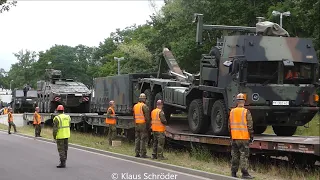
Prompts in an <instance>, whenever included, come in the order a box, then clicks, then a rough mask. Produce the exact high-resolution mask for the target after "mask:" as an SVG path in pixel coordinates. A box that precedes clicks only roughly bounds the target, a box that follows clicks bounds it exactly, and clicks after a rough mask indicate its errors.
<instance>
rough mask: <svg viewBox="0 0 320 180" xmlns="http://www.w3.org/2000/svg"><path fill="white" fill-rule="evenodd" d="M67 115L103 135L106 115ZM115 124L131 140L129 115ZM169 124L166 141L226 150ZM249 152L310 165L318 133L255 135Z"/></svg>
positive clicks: (183, 125) (223, 142) (217, 139)
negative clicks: (305, 134) (306, 134)
mask: <svg viewBox="0 0 320 180" xmlns="http://www.w3.org/2000/svg"><path fill="white" fill-rule="evenodd" d="M66 114H68V115H70V117H71V124H72V129H73V130H76V131H80V132H86V133H88V132H90V133H94V134H100V135H105V134H106V132H107V131H106V130H107V128H108V125H107V124H105V118H106V115H97V114H95V113H87V114H77V113H66ZM40 115H41V116H42V117H43V119H42V123H43V124H46V125H50V124H51V123H52V119H53V118H54V116H56V115H57V114H56V113H40ZM118 118H119V119H118V121H117V124H116V127H117V132H118V136H120V135H121V136H125V137H126V138H127V139H129V140H133V139H134V127H135V124H134V120H133V117H132V116H118ZM171 119H172V121H171V123H170V125H168V126H167V127H166V132H165V136H166V138H167V139H168V140H170V141H173V142H174V141H177V142H179V143H180V144H183V143H187V144H190V143H194V145H205V146H208V148H210V149H211V150H212V151H218V152H230V149H231V146H230V144H231V142H230V137H229V136H215V135H212V134H210V132H208V133H207V134H194V133H192V132H190V129H189V126H188V123H187V121H186V120H185V118H184V117H174V116H172V117H171ZM24 120H25V121H27V123H29V124H32V121H33V113H24ZM250 149H251V150H250V153H251V154H252V155H258V156H259V155H263V156H265V157H266V156H268V157H270V156H276V157H282V156H286V157H287V158H288V160H289V161H292V162H295V163H299V164H309V165H314V164H315V163H316V161H320V137H319V136H291V137H283V136H276V135H271V134H261V135H256V136H255V138H254V142H253V143H252V144H251V145H250Z"/></svg>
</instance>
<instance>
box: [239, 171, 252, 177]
mask: <svg viewBox="0 0 320 180" xmlns="http://www.w3.org/2000/svg"><path fill="white" fill-rule="evenodd" d="M241 178H242V179H253V177H252V176H251V175H250V174H249V173H248V171H242V177H241Z"/></svg>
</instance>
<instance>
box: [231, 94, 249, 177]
mask: <svg viewBox="0 0 320 180" xmlns="http://www.w3.org/2000/svg"><path fill="white" fill-rule="evenodd" d="M237 104H238V105H237V107H236V108H233V109H232V110H231V112H230V118H229V119H230V122H229V131H230V134H231V139H232V144H231V147H232V149H231V156H232V160H231V164H232V165H231V175H232V177H237V172H238V169H239V164H240V169H241V172H242V178H244V179H252V177H251V175H250V174H249V173H248V166H249V160H248V158H249V143H250V142H252V141H253V121H252V116H251V113H250V111H249V110H248V109H246V108H244V104H245V96H244V94H242V93H240V94H238V95H237Z"/></svg>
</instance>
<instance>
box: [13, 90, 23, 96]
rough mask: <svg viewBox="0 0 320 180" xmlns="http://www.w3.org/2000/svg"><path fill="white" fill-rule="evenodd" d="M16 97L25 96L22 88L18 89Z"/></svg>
mask: <svg viewBox="0 0 320 180" xmlns="http://www.w3.org/2000/svg"><path fill="white" fill-rule="evenodd" d="M15 95H16V97H23V96H24V94H23V91H22V90H16V93H15Z"/></svg>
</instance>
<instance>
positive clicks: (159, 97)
mask: <svg viewBox="0 0 320 180" xmlns="http://www.w3.org/2000/svg"><path fill="white" fill-rule="evenodd" d="M158 100H162V101H163V96H162V92H159V93H157V94H156V96H155V97H154V101H153V102H154V103H153V109H155V108H156V107H157V101H158ZM163 111H164V115H165V116H166V120H167V122H168V123H169V120H170V117H171V114H172V112H173V111H174V110H173V109H172V107H168V106H167V105H163Z"/></svg>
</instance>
